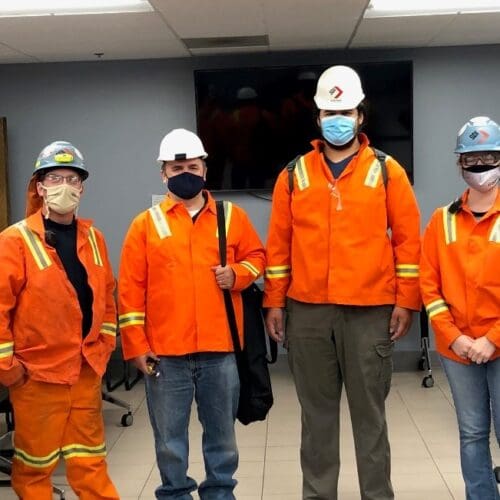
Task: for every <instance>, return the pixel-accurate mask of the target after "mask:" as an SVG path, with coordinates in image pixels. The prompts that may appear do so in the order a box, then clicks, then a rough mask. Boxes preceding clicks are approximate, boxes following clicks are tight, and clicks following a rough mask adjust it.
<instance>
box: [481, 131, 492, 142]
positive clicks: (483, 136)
mask: <svg viewBox="0 0 500 500" xmlns="http://www.w3.org/2000/svg"><path fill="white" fill-rule="evenodd" d="M479 135H480V136H481V139H479V141H478V142H479V143H480V144H482V143H483V142H486V141H487V140H488V138H489V137H490V134H488V132H486V130H480V131H479Z"/></svg>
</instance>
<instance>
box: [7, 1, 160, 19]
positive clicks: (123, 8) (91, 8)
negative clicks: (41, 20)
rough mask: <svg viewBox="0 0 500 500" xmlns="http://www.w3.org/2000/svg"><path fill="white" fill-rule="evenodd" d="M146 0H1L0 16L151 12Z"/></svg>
mask: <svg viewBox="0 0 500 500" xmlns="http://www.w3.org/2000/svg"><path fill="white" fill-rule="evenodd" d="M152 11H153V7H151V4H150V3H149V2H148V1H147V0H45V1H43V2H41V1H40V0H2V1H1V2H0V17H30V16H68V15H83V14H111V13H118V12H152Z"/></svg>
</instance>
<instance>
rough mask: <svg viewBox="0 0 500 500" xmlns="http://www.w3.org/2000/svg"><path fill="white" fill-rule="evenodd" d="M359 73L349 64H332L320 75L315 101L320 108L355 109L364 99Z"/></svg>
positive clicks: (335, 109)
mask: <svg viewBox="0 0 500 500" xmlns="http://www.w3.org/2000/svg"><path fill="white" fill-rule="evenodd" d="M364 97H365V94H364V93H363V89H362V88H361V80H360V79H359V76H358V74H357V73H356V71H354V70H353V69H352V68H349V67H348V66H332V67H331V68H328V69H327V70H325V71H324V72H323V73H322V75H321V76H320V77H319V80H318V85H317V87H316V95H315V96H314V102H315V103H316V106H317V107H318V109H327V110H334V111H337V110H342V109H354V108H356V107H358V105H359V103H360V102H361V101H362V100H363V99H364Z"/></svg>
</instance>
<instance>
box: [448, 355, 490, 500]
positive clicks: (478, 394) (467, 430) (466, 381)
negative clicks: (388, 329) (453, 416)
mask: <svg viewBox="0 0 500 500" xmlns="http://www.w3.org/2000/svg"><path fill="white" fill-rule="evenodd" d="M441 362H442V364H443V367H444V370H445V372H446V376H447V377H448V381H449V383H450V387H451V392H452V394H453V401H454V403H455V409H456V412H457V419H458V429H459V432H460V460H461V463H462V475H463V477H464V481H465V491H466V497H467V500H499V499H500V495H499V494H498V487H497V483H496V480H495V477H494V475H493V472H492V467H493V465H492V460H491V451H490V429H491V420H492V418H491V417H492V415H493V423H494V427H495V433H496V436H497V441H498V444H499V445H500V358H497V359H495V360H494V361H490V362H488V363H484V364H481V365H476V364H475V363H471V364H470V365H464V364H462V363H458V362H456V361H452V360H451V359H447V358H444V357H441Z"/></svg>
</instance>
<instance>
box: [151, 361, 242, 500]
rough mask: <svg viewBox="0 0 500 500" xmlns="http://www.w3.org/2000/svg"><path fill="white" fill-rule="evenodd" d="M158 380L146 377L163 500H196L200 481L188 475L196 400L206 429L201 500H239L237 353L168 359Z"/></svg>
mask: <svg viewBox="0 0 500 500" xmlns="http://www.w3.org/2000/svg"><path fill="white" fill-rule="evenodd" d="M158 371H159V372H160V375H159V376H158V377H146V396H147V402H148V409H149V418H150V420H151V425H152V427H153V432H154V437H155V447H156V460H157V464H158V468H159V470H160V475H161V481H162V484H161V486H159V487H158V488H157V489H156V492H155V493H156V498H158V499H174V498H175V499H176V500H191V499H192V496H191V492H192V491H194V490H196V488H197V487H198V485H197V484H196V481H195V480H194V479H193V478H191V477H189V476H188V475H187V470H188V455H189V440H188V426H189V418H190V414H191V405H192V402H193V398H195V400H196V404H197V408H198V419H199V421H200V422H201V425H202V428H203V438H202V447H203V458H204V462H205V472H206V478H205V480H204V481H203V482H202V483H201V484H200V485H199V487H198V494H199V495H200V498H201V500H234V498H235V497H234V494H233V489H234V487H235V486H236V480H235V479H233V474H234V473H235V471H236V468H237V467H238V449H237V447H236V436H235V431H234V422H235V419H236V411H237V409H238V398H239V378H238V371H237V368H236V361H235V357H234V354H232V353H197V354H189V355H186V356H162V357H160V363H159V365H158Z"/></svg>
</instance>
